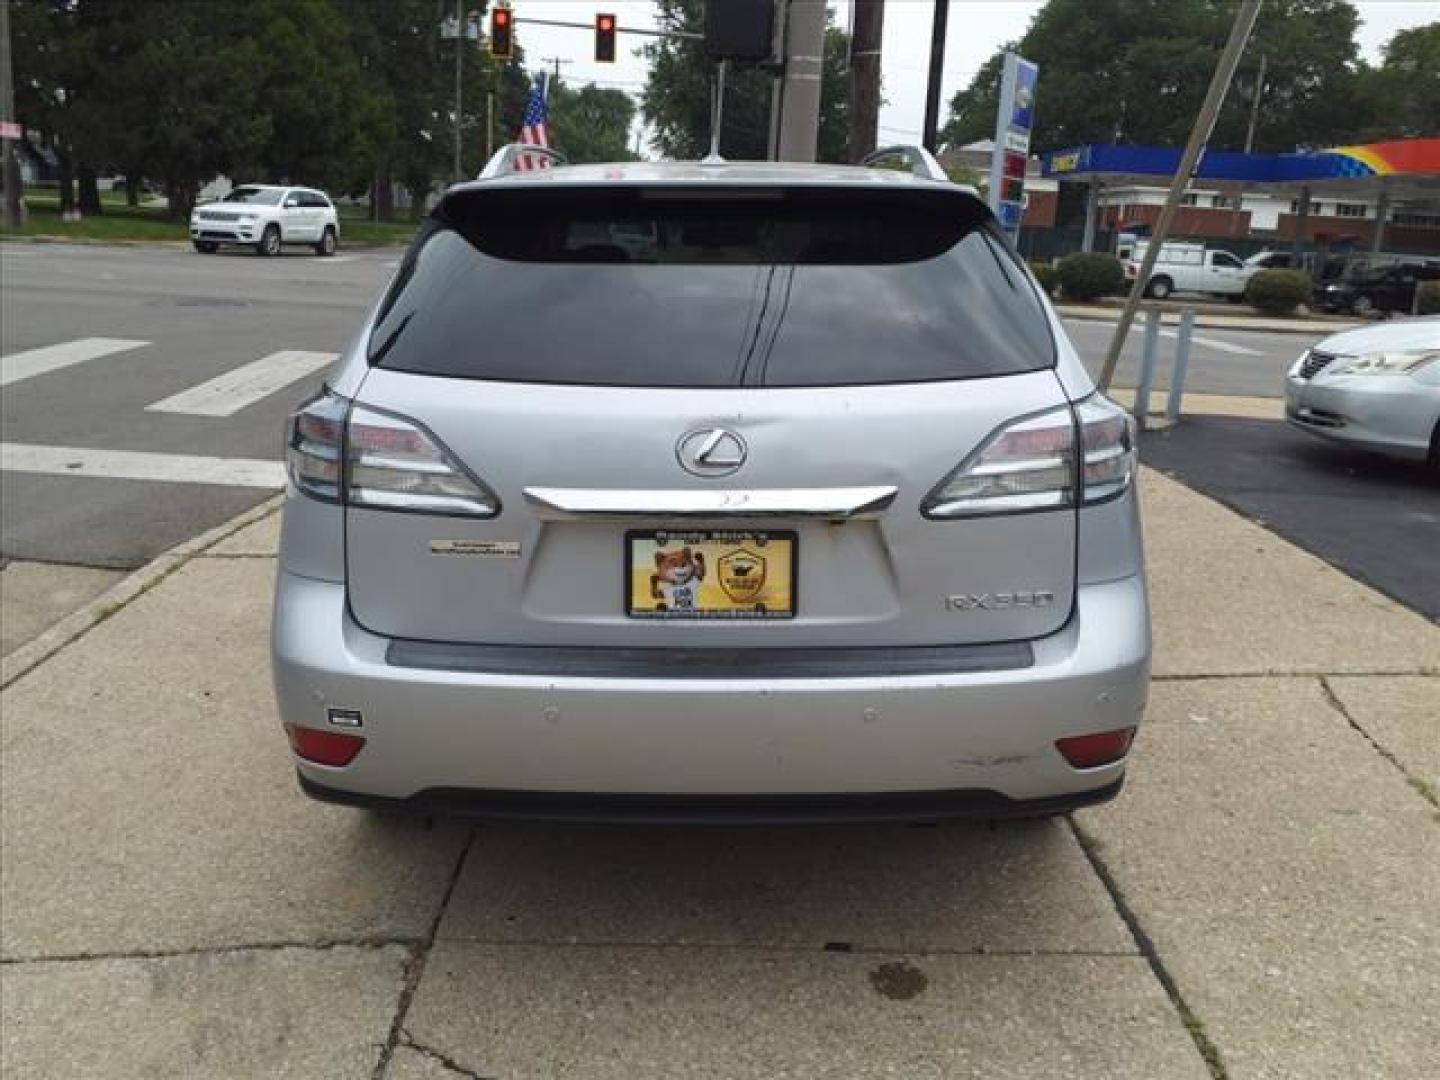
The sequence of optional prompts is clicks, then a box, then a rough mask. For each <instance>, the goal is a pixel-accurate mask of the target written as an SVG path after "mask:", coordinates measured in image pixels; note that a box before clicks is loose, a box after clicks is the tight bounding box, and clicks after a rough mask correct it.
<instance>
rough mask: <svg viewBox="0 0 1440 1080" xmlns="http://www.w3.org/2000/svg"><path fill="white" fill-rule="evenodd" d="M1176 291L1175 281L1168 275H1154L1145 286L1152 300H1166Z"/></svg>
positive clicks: (1147, 294)
mask: <svg viewBox="0 0 1440 1080" xmlns="http://www.w3.org/2000/svg"><path fill="white" fill-rule="evenodd" d="M1174 291H1175V283H1174V282H1173V281H1171V280H1170V279H1169V278H1168V277H1154V278H1151V279H1150V284H1149V285H1148V286H1146V288H1145V295H1146V296H1148V297H1150V299H1151V300H1164V299H1165V298H1166V297H1167V296H1169V295H1170V294H1171V293H1172V292H1174Z"/></svg>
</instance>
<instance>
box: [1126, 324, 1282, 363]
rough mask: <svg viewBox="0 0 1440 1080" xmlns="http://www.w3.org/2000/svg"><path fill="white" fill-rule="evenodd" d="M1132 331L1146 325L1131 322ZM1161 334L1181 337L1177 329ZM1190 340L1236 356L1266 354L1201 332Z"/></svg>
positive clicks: (1161, 334) (1142, 329)
mask: <svg viewBox="0 0 1440 1080" xmlns="http://www.w3.org/2000/svg"><path fill="white" fill-rule="evenodd" d="M1130 332H1131V333H1132V334H1142V333H1144V332H1145V327H1143V326H1142V325H1140V324H1139V323H1138V322H1136V323H1131V324H1130ZM1241 332H1242V333H1243V332H1244V331H1241ZM1160 336H1161V337H1163V338H1170V339H1171V340H1174V339H1175V338H1177V337H1179V336H1180V335H1179V334H1178V333H1177V332H1176V331H1174V330H1169V329H1161V331H1160ZM1190 340H1191V341H1192V342H1194V343H1195V344H1196V345H1204V346H1205V347H1206V348H1208V349H1218V350H1219V351H1220V352H1228V353H1234V354H1235V355H1236V356H1263V355H1264V353H1262V352H1260V350H1258V349H1248V348H1246V347H1245V346H1244V345H1235V344H1232V343H1231V342H1228V341H1220V340H1218V339H1216V338H1212V337H1202V336H1201V335H1199V334H1192V335H1191V336H1190Z"/></svg>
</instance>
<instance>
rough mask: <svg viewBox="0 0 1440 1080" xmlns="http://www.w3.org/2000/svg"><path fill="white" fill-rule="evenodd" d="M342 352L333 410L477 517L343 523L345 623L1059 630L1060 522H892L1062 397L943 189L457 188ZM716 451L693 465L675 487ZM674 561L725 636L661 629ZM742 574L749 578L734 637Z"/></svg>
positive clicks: (388, 517) (975, 212)
mask: <svg viewBox="0 0 1440 1080" xmlns="http://www.w3.org/2000/svg"><path fill="white" fill-rule="evenodd" d="M371 351H372V357H373V359H374V360H375V362H376V364H377V366H376V367H375V368H374V369H373V370H372V371H371V373H370V375H369V376H368V377H367V379H366V380H365V382H364V383H363V385H362V387H361V390H360V392H359V397H358V399H357V400H358V402H359V403H361V404H363V405H369V406H373V407H374V408H376V409H380V410H385V411H387V412H389V413H392V414H398V415H400V416H404V417H408V418H411V419H412V420H414V421H417V422H419V424H421V425H423V427H424V428H425V429H427V430H428V432H429V433H430V434H431V436H432V437H433V438H434V439H436V440H438V442H439V443H441V444H443V446H444V447H445V448H446V450H447V452H448V454H449V455H450V457H451V458H452V459H453V460H454V461H455V462H456V463H458V464H459V465H460V466H463V468H464V469H466V470H468V471H469V472H470V473H471V474H472V475H473V476H474V477H476V478H478V479H479V480H481V481H482V482H483V483H484V484H485V485H487V486H488V487H489V488H490V489H491V490H492V491H493V492H494V494H495V495H496V496H498V499H499V503H500V510H499V512H498V514H497V515H496V516H493V517H488V518H477V517H466V516H449V515H442V514H435V513H419V512H413V511H408V512H407V511H399V510H395V509H385V510H382V509H376V508H365V507H355V506H352V507H351V508H350V509H349V510H348V511H347V560H348V580H349V592H350V602H351V608H352V611H353V614H354V616H355V618H356V619H358V620H359V622H360V623H362V624H363V625H364V626H366V627H367V628H369V629H371V630H374V631H375V632H377V633H381V634H385V635H389V636H395V637H402V638H418V639H424V640H431V641H445V642H474V643H491V644H517V645H603V646H612V647H613V646H677V647H679V646H685V647H688V646H707V645H713V646H722V647H735V646H823V645H851V646H866V645H875V646H885V645H938V644H961V643H974V642H996V641H1005V640H1014V639H1024V638H1033V637H1037V636H1041V635H1044V634H1046V633H1050V632H1052V631H1054V630H1056V629H1058V628H1059V627H1060V626H1061V625H1062V624H1063V623H1064V622H1065V620H1066V618H1067V617H1068V615H1069V611H1070V607H1071V603H1072V599H1073V592H1074V576H1075V542H1076V514H1075V511H1074V510H1073V509H1068V508H1066V509H1054V510H1043V511H1035V512H1029V513H1023V514H991V515H986V516H978V517H966V518H961V519H955V520H933V519H931V518H928V517H926V516H925V515H924V514H923V513H922V510H921V508H922V503H923V502H924V501H925V499H926V496H927V494H928V493H929V492H930V491H931V490H932V489H933V488H934V487H935V486H936V485H937V484H939V483H940V482H941V481H942V480H943V479H944V478H945V477H946V476H947V475H948V474H950V473H951V472H952V471H953V470H955V469H956V467H957V466H958V465H960V463H961V462H962V460H964V459H966V458H967V457H969V456H970V455H971V454H972V453H973V452H974V451H975V450H977V448H979V447H980V446H981V445H982V444H983V443H984V442H985V440H986V439H987V437H988V436H990V435H991V434H993V433H994V432H995V431H996V430H997V429H999V428H1001V427H1003V426H1004V425H1005V424H1007V423H1008V422H1011V421H1013V420H1015V419H1016V418H1019V417H1025V416H1030V415H1033V414H1036V413H1042V412H1044V411H1046V410H1054V409H1057V408H1061V409H1063V408H1064V407H1065V406H1066V399H1065V396H1064V393H1063V391H1062V389H1061V387H1060V384H1059V382H1058V380H1057V379H1056V377H1055V375H1054V372H1053V370H1052V367H1053V342H1052V341H1051V339H1050V337H1049V330H1048V325H1047V322H1046V319H1045V316H1044V312H1043V309H1042V308H1041V306H1040V304H1039V302H1038V299H1037V298H1036V297H1035V295H1034V292H1033V289H1032V286H1031V284H1030V282H1029V279H1028V278H1027V277H1026V276H1025V274H1024V273H1023V271H1021V270H1020V268H1019V267H1018V265H1017V264H1016V262H1015V261H1014V259H1013V258H1012V257H1011V255H1010V253H1009V252H1008V251H1006V250H1005V248H1004V246H1003V244H1001V243H999V242H998V241H997V240H996V238H995V235H994V232H993V227H992V225H991V224H990V219H989V217H988V213H987V212H986V211H985V210H984V208H983V207H982V206H981V205H980V204H979V203H978V202H977V201H976V200H974V199H973V198H972V197H970V196H968V195H964V194H963V193H961V192H960V191H959V190H958V189H948V188H947V187H946V186H945V185H934V186H932V187H930V188H929V189H927V190H922V191H915V192H909V191H905V192H901V193H899V194H897V193H895V192H890V191H883V192H880V193H878V194H877V193H875V192H871V191H860V190H858V189H857V190H854V191H851V190H846V191H844V192H843V193H842V194H840V195H837V194H836V193H835V192H833V191H826V192H819V193H817V192H814V191H808V192H807V191H803V190H802V191H795V190H790V189H784V190H780V189H776V190H773V191H772V190H767V191H755V190H751V191H744V192H738V193H737V192H736V191H734V190H730V189H716V190H707V191H703V192H699V193H697V192H696V191H695V190H694V189H693V188H692V189H686V190H658V191H657V190H648V189H647V190H644V191H641V190H635V191H623V190H622V191H614V190H603V191H598V192H597V191H593V190H592V191H575V192H565V191H563V190H562V191H560V192H558V193H557V192H556V191H553V190H551V191H544V192H540V193H527V192H524V191H519V192H517V191H516V190H515V189H513V188H511V189H507V190H505V191H503V192H498V193H493V194H492V193H491V192H490V191H488V190H485V191H480V192H478V193H477V192H474V191H472V192H464V193H461V195H460V196H451V197H450V199H447V202H446V204H444V205H442V208H441V213H440V221H439V222H438V223H437V224H436V225H435V226H432V229H431V231H430V233H429V234H428V235H427V236H423V237H422V238H421V239H420V240H419V241H418V242H417V248H416V250H415V251H414V252H412V254H411V256H410V257H409V258H408V259H407V262H406V264H405V266H404V268H403V269H402V271H401V274H400V277H399V280H398V282H397V285H396V287H395V289H394V290H393V291H392V294H391V295H390V297H388V298H387V301H386V303H385V304H384V305H382V309H381V312H380V314H379V316H378V317H377V324H376V328H375V332H374V334H373V336H372V341H371ZM717 431H718V432H723V433H726V434H723V435H720V436H715V437H716V438H717V439H718V440H719V442H718V443H717V446H718V447H719V450H720V451H721V452H720V453H719V454H717V455H716V456H717V458H718V459H719V461H718V463H719V464H720V465H722V466H723V467H722V468H719V469H713V470H711V469H697V468H695V467H694V465H695V463H694V462H693V461H691V462H689V465H690V467H689V468H687V462H686V460H684V459H686V458H687V457H688V456H691V455H692V453H693V451H694V450H695V449H696V447H697V445H699V444H703V443H704V442H705V441H706V440H707V439H709V438H710V437H711V436H710V434H709V433H711V432H717ZM695 433H700V434H698V435H696V434H695ZM687 437H690V438H691V441H690V442H687ZM732 466H733V468H732ZM697 472H698V473H700V474H701V475H696V473H697ZM717 499H720V500H723V503H724V505H723V506H720V505H716V504H715V500H717ZM707 504H708V505H710V506H713V507H714V508H713V509H705V507H706V506H707ZM757 505H760V506H763V508H764V509H765V511H766V513H765V514H764V516H760V515H757V514H755V513H752V512H750V511H749V510H748V508H750V507H755V506H757ZM819 511H823V512H819ZM851 511H854V512H851ZM648 531H658V532H661V533H664V534H665V535H664V536H663V537H661V538H660V540H659V542H658V543H654V542H652V543H649V544H648V546H647V545H646V544H645V543H639V544H636V543H635V542H634V541H633V540H632V539H630V537H631V535H632V534H634V533H637V532H642V533H643V532H648ZM712 533H723V534H725V536H728V537H729V538H730V540H729V541H728V542H729V543H730V544H731V547H729V548H726V547H724V546H723V545H721V546H716V544H711V543H709V539H710V538H711V534H712ZM721 539H722V540H723V539H724V537H721ZM685 547H691V548H692V553H691V554H684V555H683V557H684V558H685V559H687V560H689V564H690V573H691V574H692V577H693V575H694V574H695V573H696V572H697V571H698V573H700V574H702V575H703V579H695V580H703V581H704V582H705V583H706V584H705V585H704V586H703V595H704V596H705V597H707V599H706V600H705V603H704V604H703V605H700V606H714V605H715V604H723V605H724V606H725V607H726V608H727V609H731V610H727V611H725V612H724V613H723V614H724V615H725V616H726V617H714V618H697V617H693V616H689V615H686V616H683V617H679V618H677V617H675V615H676V606H677V605H680V606H683V604H682V603H681V601H680V600H679V599H677V597H678V596H679V595H680V594H673V595H672V593H671V592H668V591H666V590H665V589H664V588H663V587H662V585H663V581H662V580H661V579H659V578H656V579H655V580H654V581H653V582H652V581H651V575H652V574H654V573H655V571H656V570H657V569H658V567H652V566H650V565H647V564H648V562H649V560H651V559H653V558H655V556H656V549H657V548H659V549H660V553H661V554H662V555H665V556H666V557H669V556H674V557H675V558H677V559H678V558H681V557H682V549H683V548H685ZM704 552H708V553H709V558H708V562H705V564H704V565H703V567H701V566H700V565H699V564H700V563H701V562H704V558H703V553H704ZM695 554H701V555H702V558H701V559H699V560H697V559H695V558H694V557H693V556H694V555H695ZM731 555H741V556H742V558H741V562H743V563H744V565H743V566H740V567H739V569H737V568H736V565H735V564H734V561H733V560H731V559H729V556H731ZM721 560H726V561H727V563H728V564H729V565H727V566H725V567H722V566H720V565H717V563H719V562H720V561H721ZM742 571H743V572H744V573H747V574H750V575H752V576H751V577H750V578H749V581H750V582H753V580H754V576H753V575H757V574H758V575H763V576H765V577H767V578H768V580H769V587H768V588H767V589H766V591H765V592H764V593H763V599H764V601H765V603H764V605H763V607H764V608H765V611H764V615H765V617H758V616H759V614H760V613H759V612H757V611H755V610H754V608H755V604H753V603H751V604H747V603H746V602H745V601H747V599H748V600H754V599H755V598H756V597H761V596H762V594H759V593H753V594H751V593H747V592H746V588H745V587H746V586H747V584H748V582H747V581H742V580H741V579H740V578H739V577H738V576H737V575H738V574H739V573H741V572H742ZM792 572H793V591H792V590H791V588H789V587H786V588H780V585H781V584H782V582H783V583H784V584H786V585H787V586H788V585H789V584H790V580H789V579H790V578H791V574H792ZM720 586H723V587H724V588H723V592H724V595H722V592H721V591H720V588H719V587H720ZM652 588H653V591H652ZM695 588H701V586H699V585H696V586H695ZM692 593H693V590H692ZM697 595H698V594H697ZM727 597H728V599H727ZM737 597H738V599H737ZM651 598H653V600H654V601H655V605H654V606H656V607H658V606H659V605H660V604H661V603H665V602H666V601H671V603H669V604H667V610H668V611H669V615H668V616H667V617H666V618H663V619H657V618H653V617H645V616H647V615H653V614H654V613H653V612H651V611H643V610H639V608H640V607H643V606H644V604H645V603H647V602H648V601H649V599H651ZM692 598H693V597H692ZM997 598H998V599H997ZM992 601H993V602H992ZM637 605H638V606H637ZM777 609H778V610H777ZM705 613H709V612H708V611H707V612H705Z"/></svg>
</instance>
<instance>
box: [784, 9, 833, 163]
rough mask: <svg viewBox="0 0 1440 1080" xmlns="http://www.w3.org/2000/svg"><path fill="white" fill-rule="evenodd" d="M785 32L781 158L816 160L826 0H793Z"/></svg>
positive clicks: (786, 159)
mask: <svg viewBox="0 0 1440 1080" xmlns="http://www.w3.org/2000/svg"><path fill="white" fill-rule="evenodd" d="M789 24H790V25H789V29H788V31H787V33H786V35H785V52H786V56H785V107H784V109H782V110H781V113H780V147H779V151H780V155H779V156H780V160H781V161H814V160H815V151H816V144H817V142H818V140H819V135H820V73H821V69H822V65H823V63H824V53H825V0H790V19H789Z"/></svg>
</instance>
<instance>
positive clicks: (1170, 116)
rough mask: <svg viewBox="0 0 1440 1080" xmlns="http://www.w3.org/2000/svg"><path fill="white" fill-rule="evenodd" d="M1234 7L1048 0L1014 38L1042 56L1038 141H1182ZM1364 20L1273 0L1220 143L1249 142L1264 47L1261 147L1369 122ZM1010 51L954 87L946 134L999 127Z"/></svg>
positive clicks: (1329, 1) (1337, 2)
mask: <svg viewBox="0 0 1440 1080" xmlns="http://www.w3.org/2000/svg"><path fill="white" fill-rule="evenodd" d="M1233 17H1234V3H1233V2H1232V0H1187V2H1185V3H1175V2H1174V0H1049V3H1047V4H1046V5H1045V7H1043V8H1042V9H1041V10H1040V11H1039V12H1038V13H1037V14H1036V16H1035V18H1034V20H1033V21H1032V22H1031V24H1030V27H1029V29H1028V30H1027V31H1026V32H1025V35H1024V36H1023V37H1022V38H1021V39H1020V40H1019V41H1018V42H1013V43H1010V44H1009V45H1007V46H1006V47H1005V48H1014V49H1017V50H1018V51H1019V52H1020V53H1021V54H1022V55H1023V56H1025V57H1027V58H1028V59H1030V60H1034V61H1035V62H1036V63H1038V64H1039V65H1040V87H1039V94H1038V96H1037V101H1036V130H1035V138H1034V146H1035V149H1037V150H1052V149H1058V148H1061V147H1064V146H1074V145H1078V144H1082V143H1089V142H1099V143H1110V142H1117V143H1136V144H1150V145H1169V146H1175V145H1180V144H1183V143H1184V141H1185V139H1186V137H1187V136H1188V134H1189V131H1190V126H1191V124H1192V123H1193V122H1194V119H1195V115H1196V113H1197V112H1198V111H1199V108H1200V103H1201V101H1202V99H1203V98H1204V96H1205V90H1206V88H1207V87H1208V86H1209V83H1210V78H1211V75H1212V73H1213V71H1214V66H1215V62H1216V59H1217V57H1218V55H1219V52H1220V49H1221V47H1222V46H1223V44H1224V41H1225V38H1226V35H1227V34H1228V33H1229V28H1230V23H1231V20H1232V19H1233ZM1358 25H1359V16H1358V15H1357V13H1356V10H1355V7H1354V5H1353V4H1352V3H1351V2H1350V0H1267V2H1266V3H1265V4H1264V5H1263V6H1262V7H1261V9H1260V17H1259V19H1258V20H1257V22H1256V24H1255V30H1254V33H1253V35H1252V37H1251V39H1250V42H1249V45H1248V46H1247V48H1246V52H1245V56H1244V59H1243V61H1242V64H1241V67H1240V69H1239V71H1237V73H1236V76H1235V81H1234V83H1233V85H1232V86H1231V88H1230V92H1229V93H1228V94H1227V95H1226V99H1225V104H1224V107H1223V108H1222V110H1221V113H1220V116H1219V118H1218V120H1217V122H1216V126H1215V131H1214V134H1213V136H1212V139H1211V145H1212V146H1216V147H1224V148H1230V149H1240V148H1241V147H1242V146H1243V145H1244V141H1245V134H1246V129H1247V126H1248V123H1249V118H1250V114H1251V108H1252V104H1253V102H1254V94H1255V87H1256V82H1257V79H1258V76H1259V67H1260V58H1261V57H1262V56H1263V57H1264V58H1265V81H1264V86H1263V89H1262V91H1261V99H1260V109H1259V113H1258V123H1257V126H1256V135H1255V144H1254V149H1256V150H1257V151H1289V150H1294V149H1296V148H1297V147H1312V146H1328V145H1334V144H1336V143H1342V142H1345V141H1347V140H1349V139H1351V138H1353V137H1355V136H1356V135H1357V134H1359V133H1360V132H1362V131H1364V130H1366V129H1367V128H1368V127H1369V126H1370V125H1371V124H1372V123H1373V120H1374V102H1373V101H1372V100H1371V97H1370V96H1369V95H1367V94H1365V93H1364V92H1363V89H1364V85H1363V84H1364V80H1365V79H1366V77H1367V75H1368V69H1367V68H1366V67H1365V65H1364V63H1363V62H1362V61H1361V60H1360V59H1359V55H1358V50H1357V47H1356V44H1355V32H1356V29H1357V27H1358ZM1412 33H1413V32H1412ZM1401 36H1404V35H1398V36H1397V39H1398V37H1401ZM1004 51H1005V49H1004V48H1002V49H1001V50H999V51H998V52H997V53H996V54H995V55H993V56H992V57H991V58H990V59H989V60H988V61H987V62H986V63H985V64H984V65H983V66H982V67H981V69H980V70H979V71H978V72H977V73H976V75H975V77H974V78H973V79H972V80H971V82H970V85H969V86H967V87H966V88H965V89H964V90H962V91H960V92H959V93H958V94H956V95H955V97H954V99H953V100H952V101H951V105H950V119H949V122H948V123H947V124H946V125H945V128H944V130H943V131H942V133H941V134H942V139H943V141H945V142H947V143H949V144H951V145H962V144H964V143H967V142H971V141H974V140H976V139H982V138H988V137H990V136H992V135H993V132H994V126H995V109H996V103H997V98H998V95H999V85H1000V70H1001V63H1002V59H1003V53H1004ZM1433 70H1434V69H1433V68H1432V69H1431V72H1432V74H1433ZM1431 115H1432V116H1433V115H1435V114H1434V113H1433V112H1432V113H1431Z"/></svg>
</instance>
